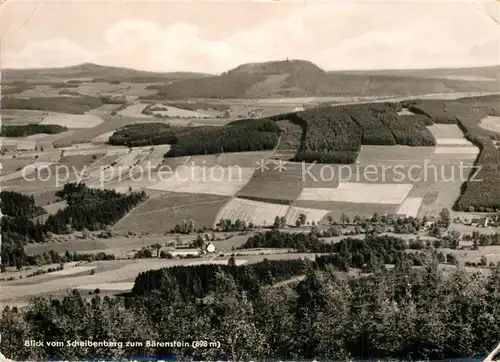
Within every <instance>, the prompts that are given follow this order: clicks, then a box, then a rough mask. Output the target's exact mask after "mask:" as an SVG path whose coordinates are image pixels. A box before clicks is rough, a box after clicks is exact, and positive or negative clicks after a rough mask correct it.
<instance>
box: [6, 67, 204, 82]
mask: <svg viewBox="0 0 500 362" xmlns="http://www.w3.org/2000/svg"><path fill="white" fill-rule="evenodd" d="M206 76H208V74H203V73H195V72H165V73H162V72H150V71H146V70H136V69H131V68H125V67H112V66H106V65H98V64H94V63H83V64H77V65H72V66H68V67H57V68H30V69H12V68H11V69H9V68H6V69H3V70H2V83H7V82H11V81H19V80H26V81H44V80H45V81H64V80H70V79H72V78H75V79H77V78H90V79H98V78H101V79H102V80H103V81H113V80H117V81H123V82H125V81H129V82H137V83H162V82H167V81H172V80H183V79H189V78H202V77H206Z"/></svg>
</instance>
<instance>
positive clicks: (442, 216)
mask: <svg viewBox="0 0 500 362" xmlns="http://www.w3.org/2000/svg"><path fill="white" fill-rule="evenodd" d="M438 223H439V226H441V227H442V228H445V229H447V228H448V227H449V226H450V224H451V216H450V210H448V209H446V208H444V209H441V211H440V212H439V221H438Z"/></svg>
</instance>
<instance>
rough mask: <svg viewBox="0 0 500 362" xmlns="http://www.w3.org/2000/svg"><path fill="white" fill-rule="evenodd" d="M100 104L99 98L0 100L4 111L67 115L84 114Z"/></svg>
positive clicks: (7, 98)
mask: <svg viewBox="0 0 500 362" xmlns="http://www.w3.org/2000/svg"><path fill="white" fill-rule="evenodd" d="M102 104H103V103H102V100H101V99H100V98H98V97H91V96H81V97H39V98H35V97H31V98H13V97H4V98H2V108H4V109H30V110H39V111H50V112H60V113H69V114H84V113H85V112H87V111H90V110H91V109H95V108H97V107H99V106H101V105H102Z"/></svg>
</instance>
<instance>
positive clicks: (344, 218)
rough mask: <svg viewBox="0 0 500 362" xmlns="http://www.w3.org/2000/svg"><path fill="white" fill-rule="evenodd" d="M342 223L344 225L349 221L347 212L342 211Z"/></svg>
mask: <svg viewBox="0 0 500 362" xmlns="http://www.w3.org/2000/svg"><path fill="white" fill-rule="evenodd" d="M340 223H341V224H342V225H345V224H347V223H349V217H348V216H347V215H346V214H344V213H342V215H340Z"/></svg>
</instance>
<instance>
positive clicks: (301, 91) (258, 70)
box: [2, 60, 500, 99]
mask: <svg viewBox="0 0 500 362" xmlns="http://www.w3.org/2000/svg"><path fill="white" fill-rule="evenodd" d="M2 78H3V80H2V83H4V84H8V83H11V82H29V83H38V84H46V83H51V82H61V81H65V82H67V81H74V82H79V81H80V82H81V81H86V82H90V81H91V82H108V83H109V82H129V83H149V84H150V86H149V87H148V88H149V89H152V90H158V97H159V98H164V99H186V98H220V99H223V98H273V97H319V96H334V97H335V96H406V95H422V94H430V93H450V92H479V91H484V92H497V91H498V90H499V89H500V86H499V79H500V67H479V68H477V67H476V68H459V69H416V70H367V71H329V72H327V71H325V70H323V69H321V68H320V67H318V66H317V65H315V64H314V63H312V62H310V61H306V60H285V61H270V62H263V63H248V64H243V65H240V66H238V67H236V68H234V69H231V70H229V71H227V72H224V73H222V74H220V75H209V74H203V73H191V72H170V73H159V72H148V71H141V70H134V69H129V68H120V67H109V66H102V65H96V64H92V63H84V64H80V65H75V66H70V67H63V68H44V69H5V70H3V72H2ZM152 83H156V84H155V85H152Z"/></svg>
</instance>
